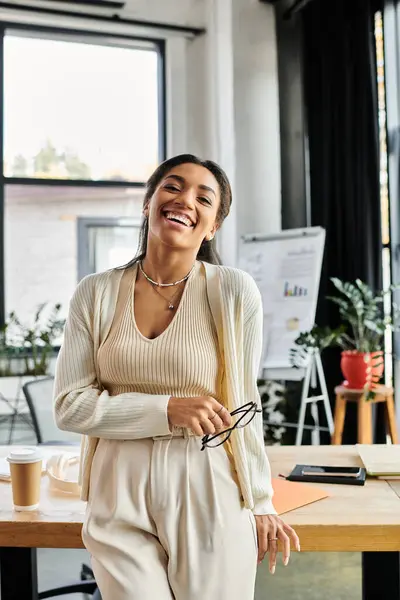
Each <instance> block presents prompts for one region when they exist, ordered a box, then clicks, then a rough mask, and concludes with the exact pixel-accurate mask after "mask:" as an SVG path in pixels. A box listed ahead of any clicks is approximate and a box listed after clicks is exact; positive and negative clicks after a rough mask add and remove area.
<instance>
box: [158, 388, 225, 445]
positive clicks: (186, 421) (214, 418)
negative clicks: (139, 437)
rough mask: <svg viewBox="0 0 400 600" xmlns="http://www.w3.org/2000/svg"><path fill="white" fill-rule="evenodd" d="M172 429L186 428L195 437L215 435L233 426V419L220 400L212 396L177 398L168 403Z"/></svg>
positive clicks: (172, 398)
mask: <svg viewBox="0 0 400 600" xmlns="http://www.w3.org/2000/svg"><path fill="white" fill-rule="evenodd" d="M167 412H168V420H169V424H170V427H172V426H175V427H186V428H187V429H191V430H192V431H193V433H194V434H195V435H198V436H203V435H205V434H207V433H208V434H211V435H212V434H214V433H218V432H219V431H222V430H224V429H227V428H228V427H230V426H231V422H232V417H231V415H230V414H229V412H228V410H227V409H226V408H225V407H224V406H222V404H221V403H220V402H218V400H215V398H211V397H210V396H200V397H196V398H176V397H174V396H172V397H171V398H170V399H169V402H168V409H167Z"/></svg>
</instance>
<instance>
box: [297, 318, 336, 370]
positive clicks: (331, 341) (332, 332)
mask: <svg viewBox="0 0 400 600" xmlns="http://www.w3.org/2000/svg"><path fill="white" fill-rule="evenodd" d="M345 331H346V327H345V326H344V325H341V326H340V327H337V328H336V329H331V328H330V327H319V326H318V325H314V326H313V328H312V329H311V330H310V331H305V332H302V333H300V335H299V336H298V337H297V338H296V339H295V341H294V344H295V347H294V348H291V350H290V361H291V363H292V365H293V366H294V367H296V368H300V367H303V366H304V364H305V363H306V361H307V358H308V356H309V355H310V354H311V353H313V352H316V351H318V352H320V353H321V352H322V351H323V350H324V349H325V348H329V347H330V346H336V345H339V344H340V343H341V338H342V335H343V334H344V333H345Z"/></svg>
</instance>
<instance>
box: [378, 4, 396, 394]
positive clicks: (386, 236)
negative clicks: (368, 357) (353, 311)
mask: <svg viewBox="0 0 400 600" xmlns="http://www.w3.org/2000/svg"><path fill="white" fill-rule="evenodd" d="M375 44H376V67H377V86H378V125H379V159H380V173H379V177H380V199H381V223H382V226H381V227H382V230H381V235H382V279H383V289H385V290H387V289H388V288H390V285H391V283H392V273H391V266H390V264H391V256H390V219H389V188H388V152H387V134H386V127H387V123H386V93H385V62H384V44H383V22H382V13H381V12H377V13H376V14H375ZM384 310H385V314H386V316H387V317H391V314H392V296H391V295H387V296H386V297H385V301H384ZM384 373H385V383H386V385H388V386H391V385H393V340H392V331H391V329H390V327H387V330H386V332H385V371H384Z"/></svg>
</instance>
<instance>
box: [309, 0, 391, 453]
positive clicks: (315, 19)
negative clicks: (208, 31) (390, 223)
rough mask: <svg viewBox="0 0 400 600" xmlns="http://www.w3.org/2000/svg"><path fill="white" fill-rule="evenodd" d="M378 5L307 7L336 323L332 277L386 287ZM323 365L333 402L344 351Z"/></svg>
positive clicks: (320, 317) (347, 435)
mask: <svg viewBox="0 0 400 600" xmlns="http://www.w3.org/2000/svg"><path fill="white" fill-rule="evenodd" d="M376 8H377V3H376V2H375V1H374V2H372V1H371V0H332V1H331V2H325V1H324V0H313V1H312V2H310V4H309V5H308V6H307V7H306V8H305V9H304V11H303V13H302V20H303V31H304V63H303V64H304V74H303V75H304V101H305V106H306V119H307V125H306V128H307V133H308V145H309V165H310V186H311V187H310V192H311V219H312V225H320V226H322V227H324V228H325V229H326V234H327V238H326V250H325V258H324V265H323V270H322V277H321V286H320V297H319V304H318V308H317V317H316V322H317V323H318V324H319V325H331V326H336V325H337V323H338V315H337V311H336V309H335V307H334V305H333V304H332V303H330V302H327V301H326V300H325V297H326V296H327V295H328V294H329V293H331V292H332V291H333V290H332V287H331V286H332V284H331V282H330V277H333V276H336V277H339V278H341V279H344V280H354V279H356V278H357V277H358V278H360V279H362V280H363V281H366V282H367V283H368V284H370V285H371V286H372V287H373V288H374V289H380V288H381V287H382V273H381V264H382V245H381V225H380V220H381V219H380V194H379V139H378V104H377V83H376V64H375V63H376V61H375V39H374V13H375V10H376ZM324 370H325V377H326V380H327V385H328V389H329V390H330V392H331V393H332V400H333V390H334V388H335V386H336V385H338V384H339V383H341V381H342V379H343V378H342V375H341V371H340V350H338V349H335V350H327V351H326V353H325V356H324ZM347 412H348V418H347V422H346V426H345V431H344V439H343V443H354V442H355V441H356V420H355V414H352V413H350V415H349V409H348V411H347ZM379 421H380V419H378V422H379ZM378 429H380V430H381V429H382V426H381V425H379V424H378ZM377 441H378V440H377Z"/></svg>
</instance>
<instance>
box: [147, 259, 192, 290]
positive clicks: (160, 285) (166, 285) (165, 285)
mask: <svg viewBox="0 0 400 600" xmlns="http://www.w3.org/2000/svg"><path fill="white" fill-rule="evenodd" d="M195 265H196V263H194V264H193V267H192V268H191V269H190V271H189V273H188V274H187V275H185V277H182V279H180V280H179V281H175V282H174V283H158V282H157V281H153V279H151V278H150V277H149V276H148V275H147V274H146V273H145V272H144V271H143V266H142V261H140V262H139V269H140V270H141V272H142V273H143V275H144V277H145V278H146V279H147V281H148V282H149V283H151V284H152V285H156V286H157V287H172V286H174V285H178V284H179V283H183V282H184V281H186V279H189V277H190V275H191V274H192V272H193V269H194V267H195Z"/></svg>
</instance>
